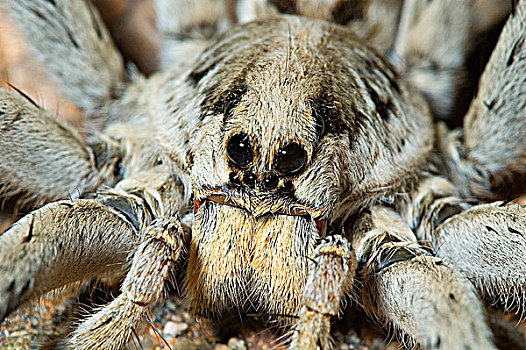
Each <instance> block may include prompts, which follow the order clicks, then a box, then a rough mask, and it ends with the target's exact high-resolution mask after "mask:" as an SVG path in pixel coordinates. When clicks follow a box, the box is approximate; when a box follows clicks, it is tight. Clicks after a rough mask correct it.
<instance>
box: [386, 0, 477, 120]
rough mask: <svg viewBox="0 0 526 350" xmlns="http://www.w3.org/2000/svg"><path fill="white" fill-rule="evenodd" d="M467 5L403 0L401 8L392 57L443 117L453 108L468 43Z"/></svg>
mask: <svg viewBox="0 0 526 350" xmlns="http://www.w3.org/2000/svg"><path fill="white" fill-rule="evenodd" d="M471 6H472V5H471V2H469V1H456V0H444V1H431V2H429V1H425V0H406V1H404V5H403V8H402V13H401V16H400V23H399V27H398V33H397V36H396V39H395V42H394V45H393V50H392V52H393V54H394V55H393V60H394V61H395V62H396V63H398V64H397V65H398V66H399V68H401V70H402V71H403V73H404V76H405V77H406V79H408V80H409V81H410V82H411V83H413V85H415V86H416V87H417V88H419V89H420V91H422V92H423V93H424V94H425V95H426V96H427V97H428V99H429V102H430V105H431V107H432V110H433V111H434V112H435V114H438V115H439V116H441V117H446V118H447V117H448V116H449V114H450V112H451V110H452V108H453V102H454V99H453V93H454V90H455V88H456V86H457V84H458V80H459V77H460V73H462V68H463V64H464V58H465V54H466V49H467V47H468V43H469V34H470V32H469V30H470V13H471V11H470V10H471ZM398 61H399V62H398Z"/></svg>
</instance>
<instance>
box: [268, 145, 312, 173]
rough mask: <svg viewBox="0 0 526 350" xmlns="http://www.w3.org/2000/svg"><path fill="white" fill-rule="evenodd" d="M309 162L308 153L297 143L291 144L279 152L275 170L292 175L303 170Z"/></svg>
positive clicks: (275, 161) (275, 160)
mask: <svg viewBox="0 0 526 350" xmlns="http://www.w3.org/2000/svg"><path fill="white" fill-rule="evenodd" d="M306 162H307V151H305V149H304V148H303V147H302V146H300V145H298V144H297V143H294V142H292V143H289V144H288V145H286V146H285V147H283V148H281V149H279V150H278V153H277V154H276V158H275V159H274V168H275V169H276V170H277V171H278V172H279V173H281V174H285V175H292V174H295V173H297V172H298V171H300V170H301V169H303V166H305V163H306Z"/></svg>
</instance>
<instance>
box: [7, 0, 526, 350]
mask: <svg viewBox="0 0 526 350" xmlns="http://www.w3.org/2000/svg"><path fill="white" fill-rule="evenodd" d="M93 1H94V3H95V4H96V5H98V6H99V7H100V8H101V9H102V10H103V17H104V19H105V20H106V21H107V22H108V23H109V26H110V28H111V31H112V34H113V35H114V37H115V38H116V41H117V45H118V46H119V48H120V49H121V50H122V51H123V53H124V56H125V57H126V58H127V59H128V60H132V61H134V62H135V64H136V65H137V66H138V67H139V69H141V71H143V72H144V73H145V74H148V73H150V72H152V71H154V70H155V69H156V67H157V63H158V62H157V57H156V55H155V54H153V55H152V54H151V53H152V52H154V53H155V52H157V49H158V45H159V39H158V36H157V33H156V32H155V29H154V27H153V18H154V11H153V7H152V4H151V0H115V1H113V2H108V1H105V0H93ZM141 52H142V54H141ZM144 52H148V53H149V54H144ZM8 83H9V84H11V85H13V86H16V87H17V88H19V89H20V90H22V91H24V92H25V93H26V94H27V95H29V96H30V97H32V98H33V99H34V100H35V101H37V102H38V103H39V104H40V105H42V106H44V107H46V108H48V109H50V110H53V111H55V112H56V113H57V114H58V115H59V117H60V118H62V119H64V120H67V121H68V122H69V123H71V124H73V125H77V126H78V125H80V124H81V122H82V113H81V111H79V110H78V109H77V108H76V107H75V106H74V105H73V104H72V103H70V102H69V101H67V100H66V99H65V98H64V97H63V96H62V95H61V94H60V92H59V91H58V89H57V87H56V85H55V84H54V83H52V82H51V81H49V79H48V78H47V76H46V74H45V73H44V69H43V67H42V65H41V64H40V63H39V62H37V61H35V60H34V59H33V58H32V54H31V52H28V50H27V48H26V47H25V44H24V42H23V40H22V38H21V37H20V34H19V33H18V32H17V31H16V29H15V28H14V27H13V26H12V25H11V24H10V23H9V20H8V18H6V16H5V14H3V13H2V12H0V86H1V87H4V88H9V86H8ZM12 212H13V202H7V203H5V205H4V208H3V210H2V211H0V232H3V231H4V230H5V228H7V227H8V225H10V224H11V223H12V222H13V220H14V219H15V217H14V216H13V214H12ZM96 294H100V292H97V293H96ZM90 296H91V297H90ZM97 298H99V299H97ZM92 299H96V300H95V302H94V303H95V304H102V303H103V302H104V301H105V298H104V297H100V296H96V297H94V296H93V294H92V293H91V292H90V293H87V292H86V291H84V293H81V296H80V297H79V296H78V295H77V294H71V295H69V297H67V296H66V297H65V298H64V301H62V302H49V301H45V300H42V301H37V302H35V303H33V304H31V305H30V306H28V307H26V308H24V309H22V310H20V311H18V312H17V313H16V314H15V315H13V316H12V317H10V318H9V319H8V320H7V321H6V322H4V323H2V324H0V348H2V349H37V348H39V345H38V344H47V345H45V346H44V347H43V348H44V349H46V348H47V349H50V348H53V344H55V343H54V339H56V338H57V337H60V336H63V335H64V334H66V333H67V332H68V331H69V329H70V327H69V325H71V324H72V323H73V322H75V319H76V316H78V315H79V314H83V313H84V311H83V310H84V309H86V308H88V307H87V306H86V304H88V305H89V304H92V303H93V300H92ZM182 304H183V303H182V302H181V301H180V300H178V299H177V298H172V299H170V300H168V301H167V302H165V303H163V304H161V305H159V306H158V307H156V308H155V310H154V312H153V315H152V321H153V324H154V325H155V327H156V328H157V329H158V330H159V331H160V333H161V334H163V336H164V338H165V340H166V342H167V343H168V344H169V345H170V347H171V348H172V349H216V350H225V349H238V350H241V349H269V348H274V349H282V348H284V347H283V346H280V345H279V341H278V340H277V339H276V336H275V335H274V334H273V333H272V332H270V331H268V330H264V329H263V330H262V329H258V330H256V331H255V330H253V329H251V328H248V327H247V328H246V329H245V328H241V331H240V332H239V334H236V335H235V336H233V337H231V336H226V337H225V336H219V335H217V334H218V333H217V332H215V331H214V330H213V327H210V326H209V325H207V324H206V322H204V323H203V322H197V321H196V320H195V319H194V318H193V317H192V316H191V315H189V314H188V312H187V310H186V309H185V308H184V307H183V306H181V305H182ZM350 314H351V316H350V317H348V318H347V319H345V320H343V321H339V322H338V325H336V328H337V329H345V330H346V331H345V334H342V332H340V331H337V332H336V337H335V341H336V348H337V349H355V350H367V349H390V350H392V349H397V348H398V347H399V343H397V342H391V343H390V345H385V342H384V341H383V339H385V338H386V337H388V336H387V335H386V334H385V333H382V331H380V330H379V329H378V328H376V327H375V326H372V325H370V324H369V323H368V322H367V321H364V316H363V315H360V314H355V313H353V312H351V313H350ZM491 314H492V315H493V316H492V317H493V319H494V320H497V321H495V322H494V323H498V324H500V325H501V326H500V327H501V328H499V329H500V333H506V332H508V333H510V334H511V335H510V336H509V337H511V338H516V340H515V341H514V342H512V343H509V344H507V343H505V342H501V343H502V344H504V345H502V346H503V347H502V349H514V348H516V349H519V348H522V345H517V344H520V343H521V342H522V344H526V325H525V324H524V323H522V324H519V325H518V326H517V327H514V325H515V324H517V323H518V320H517V318H515V317H514V316H513V315H503V314H501V313H500V312H499V311H492V312H491ZM138 333H139V335H138V339H137V341H136V342H135V348H138V349H140V348H141V347H142V348H144V349H167V348H168V346H166V345H165V344H164V341H163V340H161V338H160V337H159V335H158V334H157V332H156V331H155V330H154V328H153V327H145V329H143V330H142V331H141V332H138ZM509 337H508V338H509ZM139 343H140V344H139ZM342 344H345V345H342ZM518 346H520V347H518ZM131 348H134V346H133V345H132V346H131Z"/></svg>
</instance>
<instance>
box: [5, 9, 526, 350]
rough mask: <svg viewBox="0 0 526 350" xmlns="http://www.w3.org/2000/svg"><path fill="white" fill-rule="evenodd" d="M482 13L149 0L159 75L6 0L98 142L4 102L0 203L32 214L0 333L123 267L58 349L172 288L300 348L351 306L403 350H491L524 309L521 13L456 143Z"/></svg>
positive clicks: (137, 315)
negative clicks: (257, 321)
mask: <svg viewBox="0 0 526 350" xmlns="http://www.w3.org/2000/svg"><path fill="white" fill-rule="evenodd" d="M228 4H230V5H231V4H232V3H231V2H229V3H228ZM478 5H480V2H477V1H475V2H467V1H462V2H459V1H452V0H451V1H449V0H448V1H423V0H422V1H420V0H414V1H413V0H407V1H404V2H403V3H402V2H399V1H382V0H371V1H338V0H334V1H309V0H303V1H302V0H298V1H271V0H269V1H265V0H253V1H250V0H246V1H238V2H237V3H236V4H235V8H234V10H235V11H234V12H236V13H235V16H234V15H233V14H232V7H231V6H230V7H228V6H227V5H225V3H224V2H221V1H210V0H200V1H195V2H185V1H177V0H158V1H157V10H158V11H157V14H158V26H159V29H160V30H161V32H162V33H164V34H165V40H164V44H163V45H164V48H163V52H162V66H163V69H162V71H161V72H159V73H157V74H155V75H153V76H152V77H150V78H148V79H146V78H144V77H142V76H141V75H140V74H139V73H137V72H136V71H135V70H133V69H128V70H126V69H125V67H124V64H123V62H122V59H121V57H120V55H119V53H118V52H117V51H116V49H115V48H114V46H113V45H112V43H111V39H110V38H109V35H108V33H107V31H106V29H105V28H104V26H103V24H102V22H101V20H100V19H99V16H98V14H97V13H96V11H95V10H93V9H92V8H91V6H90V5H89V3H87V2H84V1H79V0H51V1H50V0H19V1H10V2H5V3H4V6H5V7H6V8H7V9H8V10H9V12H10V15H11V17H12V18H13V19H15V21H16V23H17V24H18V25H19V26H20V28H21V30H22V31H23V32H24V33H25V35H26V37H27V39H28V40H29V42H30V43H31V45H32V46H33V48H34V52H35V53H36V55H37V56H38V57H40V58H41V59H42V60H43V61H44V62H45V64H46V67H47V69H48V71H49V73H50V74H51V76H52V77H53V78H54V79H55V80H56V81H57V82H58V83H59V85H60V86H61V87H62V88H63V91H64V93H65V94H66V96H67V97H68V98H69V99H71V100H72V101H73V102H74V103H75V104H76V105H77V106H79V107H80V108H81V109H82V110H83V111H84V112H85V113H86V115H87V116H88V117H90V118H91V120H92V121H93V124H94V125H98V126H99V128H98V129H97V128H95V127H93V129H91V130H88V131H87V132H85V133H84V134H81V133H79V132H78V131H76V130H74V129H73V128H72V127H71V126H69V125H67V124H65V123H63V122H60V121H58V120H57V119H56V118H55V116H54V115H53V114H52V113H51V112H49V111H46V110H45V109H43V108H41V107H39V106H38V105H37V104H35V103H34V102H32V101H31V100H28V99H27V98H25V97H24V96H22V95H21V94H17V93H14V92H12V91H8V90H1V91H0V148H1V149H2V152H1V154H0V183H1V184H2V185H1V186H2V187H0V188H1V189H2V193H3V196H4V197H8V196H12V195H15V194H17V195H19V196H22V197H21V198H22V200H24V201H25V202H27V203H33V205H34V208H35V209H34V211H32V212H30V213H29V214H28V215H26V216H24V217H23V218H21V219H20V220H19V221H18V222H16V223H15V224H14V225H13V226H12V227H10V228H9V229H8V230H7V231H6V232H5V233H4V234H3V235H2V236H0V320H2V319H4V318H5V317H7V316H8V315H9V314H11V313H12V312H13V311H14V310H15V309H17V308H18V307H19V306H21V305H23V304H24V303H26V302H28V301H30V300H33V299H35V298H38V297H39V296H42V295H43V294H45V293H47V292H49V291H52V290H55V289H57V288H61V287H63V286H65V285H68V284H71V283H75V282H77V281H80V280H90V279H93V278H97V277H99V278H100V277H104V276H112V278H115V279H122V282H121V284H120V294H119V295H117V296H116V297H115V298H114V299H113V300H112V301H111V302H109V303H108V304H107V305H105V306H103V307H102V308H100V309H99V310H97V312H95V313H93V314H91V315H90V316H89V317H86V318H85V319H82V320H81V321H80V322H79V324H78V325H77V326H76V328H75V329H74V330H73V332H72V333H71V334H69V335H68V336H67V337H66V338H65V339H63V340H61V341H60V344H59V345H58V347H59V348H62V349H93V348H100V349H120V348H122V347H124V346H126V344H128V342H129V341H130V339H131V338H132V337H133V334H134V332H135V328H137V327H139V326H140V325H141V324H143V323H144V320H145V318H147V315H148V313H149V311H150V309H151V308H152V306H153V305H154V304H155V303H157V302H160V301H162V300H163V299H165V298H166V297H167V296H168V294H169V290H170V288H171V287H172V285H173V284H175V283H176V280H178V281H180V282H181V283H179V285H180V288H182V289H184V292H185V294H186V298H187V301H188V304H189V307H190V310H191V312H192V313H193V314H194V315H196V316H198V317H202V318H208V319H212V320H223V321H224V320H228V319H229V317H248V316H247V315H249V314H260V315H266V316H267V317H268V322H274V323H277V324H279V325H281V326H282V327H283V329H285V330H288V332H289V333H288V335H289V346H290V348H292V349H327V348H330V347H331V341H330V328H331V327H330V326H331V322H332V321H334V319H335V318H337V316H338V314H339V313H340V312H341V311H342V310H343V306H342V305H343V303H344V302H345V299H346V298H347V297H348V296H349V297H350V298H351V299H353V300H355V301H356V304H357V305H359V307H361V308H363V310H365V312H366V313H367V314H368V315H370V317H371V318H372V319H374V320H376V321H377V322H378V323H379V324H381V325H386V326H388V327H391V328H392V329H394V330H395V331H396V333H397V334H399V335H400V337H401V338H403V339H404V340H405V342H406V345H407V346H408V347H411V346H413V345H415V346H419V347H421V348H424V349H496V347H495V345H494V341H493V336H492V332H491V330H490V328H489V327H488V325H487V322H486V320H485V318H486V316H485V308H484V304H486V305H487V304H491V303H497V304H501V305H502V306H504V308H506V309H507V310H512V311H515V312H517V313H523V312H524V308H525V305H526V295H525V294H526V260H525V259H524V257H525V256H526V233H525V232H526V220H525V218H526V216H525V213H526V212H525V209H524V208H523V207H522V206H520V205H518V204H515V203H513V202H512V201H511V200H508V199H507V198H509V197H510V196H512V194H513V193H520V192H521V191H523V190H524V182H523V174H524V173H525V172H526V159H525V149H526V130H525V129H526V120H525V118H526V98H525V92H526V64H525V62H526V45H525V40H526V39H525V38H526V1H525V0H520V1H517V2H513V4H509V7H510V9H509V10H510V15H509V18H508V20H507V22H506V24H505V26H504V29H503V31H502V33H501V35H500V38H499V41H498V43H497V46H496V47H495V49H494V51H493V54H492V57H491V58H490V60H489V62H488V64H487V66H486V68H485V71H484V73H483V74H482V76H481V78H480V84H479V88H478V92H477V95H476V96H475V98H474V99H473V101H472V102H471V105H470V106H469V110H468V112H467V113H466V116H465V119H464V127H463V128H460V129H454V130H450V129H448V128H447V127H446V126H445V125H444V124H443V123H441V122H440V121H438V119H439V118H444V117H447V115H448V114H450V113H451V111H452V109H453V104H454V101H453V97H452V95H453V89H454V88H455V87H456V86H457V85H458V83H459V80H460V78H459V76H460V75H461V72H462V65H463V63H464V61H465V58H466V55H467V50H468V48H469V45H470V43H471V42H470V40H471V39H470V38H471V37H472V36H473V35H475V34H477V33H478V32H481V31H483V29H485V28H487V26H488V25H489V24H488V23H489V22H491V21H490V20H488V19H487V18H486V20H483V19H481V18H483V17H484V16H482V14H483V13H482V12H480V11H479V12H477V9H476V6H478ZM504 12H506V11H504ZM313 17H316V18H317V19H316V18H313ZM373 46H374V48H373ZM502 199H505V200H502Z"/></svg>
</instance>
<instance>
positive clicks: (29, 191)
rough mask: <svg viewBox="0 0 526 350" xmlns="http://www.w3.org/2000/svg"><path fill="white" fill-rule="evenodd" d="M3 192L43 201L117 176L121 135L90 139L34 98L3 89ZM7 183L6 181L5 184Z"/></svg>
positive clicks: (81, 191) (0, 145)
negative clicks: (119, 137) (112, 137)
mask: <svg viewBox="0 0 526 350" xmlns="http://www.w3.org/2000/svg"><path fill="white" fill-rule="evenodd" d="M0 149H1V150H2V151H1V152H0V179H1V183H2V184H1V186H0V194H1V195H3V196H4V197H7V196H10V195H14V194H17V193H19V192H21V191H23V192H22V193H21V194H22V198H21V200H22V201H24V200H25V201H31V202H36V203H37V204H41V203H45V202H49V201H51V200H57V199H65V198H68V197H70V198H77V197H79V196H81V195H82V194H84V193H86V192H91V191H94V190H96V189H97V188H98V187H99V186H100V185H101V184H106V185H110V186H111V185H113V184H114V183H115V182H116V175H115V173H117V172H118V171H117V170H118V161H119V159H120V158H121V156H120V154H119V153H120V151H119V144H118V143H117V142H116V141H112V140H110V139H102V138H97V139H95V138H92V140H90V141H89V142H87V141H85V140H84V139H83V138H82V137H81V136H80V135H79V133H78V132H76V131H75V130H74V129H73V128H72V127H70V126H69V125H67V124H65V123H63V122H61V121H59V120H58V119H57V118H56V116H55V115H53V114H52V113H51V112H49V111H47V110H45V109H43V108H40V107H38V106H37V105H36V104H35V103H34V102H33V101H31V100H29V98H25V97H24V96H22V95H21V94H17V93H14V92H11V91H8V90H4V89H0ZM2 186H3V187H2Z"/></svg>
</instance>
